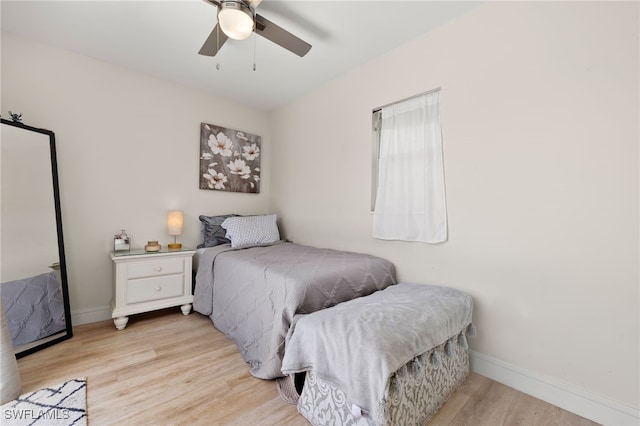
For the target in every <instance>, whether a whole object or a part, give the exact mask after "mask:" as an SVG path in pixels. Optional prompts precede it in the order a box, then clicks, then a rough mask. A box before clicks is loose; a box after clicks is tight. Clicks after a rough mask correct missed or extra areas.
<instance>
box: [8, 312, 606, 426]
mask: <svg viewBox="0 0 640 426" xmlns="http://www.w3.org/2000/svg"><path fill="white" fill-rule="evenodd" d="M18 366H19V368H20V375H21V379H22V383H23V389H22V391H23V393H26V392H31V391H34V390H37V389H40V388H43V387H45V386H48V385H54V384H57V383H62V382H64V381H66V380H69V379H73V378H76V377H87V406H88V413H89V425H90V426H102V425H133V424H135V425H162V426H164V425H206V426H209V425H286V426H302V425H307V424H308V422H307V421H306V420H305V419H304V417H302V416H301V415H300V414H298V412H297V410H296V407H295V405H291V404H287V403H285V402H284V401H283V400H282V399H280V397H279V395H278V392H277V390H276V386H275V382H274V381H270V380H261V379H257V378H255V377H253V376H251V375H250V374H249V370H248V367H247V364H246V363H245V362H244V360H243V359H242V357H241V356H240V353H239V352H238V349H237V348H236V346H235V344H234V343H233V342H232V341H231V340H229V339H228V338H227V337H226V336H224V335H223V334H222V333H220V332H219V331H217V330H216V329H215V328H214V327H213V324H212V323H211V321H210V320H209V318H207V317H205V316H203V315H200V314H197V313H192V314H191V315H188V316H184V315H182V314H181V313H180V311H179V309H166V310H162V311H157V312H151V313H147V314H141V315H135V316H132V317H131V318H130V320H129V323H128V325H127V327H126V328H125V329H124V330H121V331H117V330H116V329H115V327H114V326H113V322H112V321H103V322H100V323H94V324H87V325H83V326H79V327H74V337H73V338H72V339H70V340H68V341H65V342H63V343H60V344H57V345H55V346H52V347H50V348H47V349H45V350H42V351H40V352H37V353H35V354H32V355H29V356H26V357H24V358H21V359H20V360H18ZM430 425H455V426H458V425H469V426H484V425H486V426H500V425H509V426H511V425H523V426H538V425H562V426H565V425H576V426H594V425H596V423H593V422H591V421H589V420H587V419H584V418H581V417H579V416H576V415H574V414H572V413H569V412H567V411H564V410H561V409H559V408H557V407H554V406H552V405H550V404H547V403H545V402H543V401H540V400H537V399H535V398H532V397H530V396H528V395H525V394H523V393H520V392H518V391H516V390H513V389H511V388H508V387H506V386H504V385H501V384H499V383H496V382H494V381H492V380H490V379H487V378H485V377H482V376H479V375H477V374H473V373H472V374H470V376H469V378H468V379H467V381H466V382H465V383H464V384H463V385H462V387H461V388H460V389H459V390H458V391H457V392H456V393H454V394H453V395H452V396H451V398H450V399H449V400H448V401H447V403H446V404H445V405H444V406H443V407H442V409H441V410H440V411H439V412H438V413H437V414H436V416H434V418H433V419H432V420H431V422H430Z"/></svg>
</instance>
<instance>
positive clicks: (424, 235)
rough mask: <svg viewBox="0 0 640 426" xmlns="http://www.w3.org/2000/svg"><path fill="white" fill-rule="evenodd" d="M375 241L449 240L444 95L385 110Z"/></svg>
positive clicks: (423, 96) (429, 96)
mask: <svg viewBox="0 0 640 426" xmlns="http://www.w3.org/2000/svg"><path fill="white" fill-rule="evenodd" d="M373 236H374V238H379V239H383V240H405V241H422V242H425V243H440V242H443V241H446V239H447V208H446V203H445V191H444V165H443V158H442V132H441V129H440V91H439V90H438V91H436V92H431V93H427V94H425V95H422V96H419V97H416V98H412V99H409V100H406V101H403V102H399V103H396V104H393V105H391V106H388V107H384V108H383V109H382V125H381V134H380V158H379V162H378V191H377V195H376V204H375V210H374V215H373Z"/></svg>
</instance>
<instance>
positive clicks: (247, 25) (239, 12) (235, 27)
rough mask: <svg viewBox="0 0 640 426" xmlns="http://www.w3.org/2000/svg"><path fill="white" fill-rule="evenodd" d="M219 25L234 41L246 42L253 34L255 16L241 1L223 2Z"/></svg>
mask: <svg viewBox="0 0 640 426" xmlns="http://www.w3.org/2000/svg"><path fill="white" fill-rule="evenodd" d="M218 23H219V24H220V28H221V29H222V31H223V32H224V33H225V34H226V35H227V36H228V37H229V38H232V39H234V40H244V39H246V38H247V37H249V36H250V35H251V33H252V32H253V14H252V13H251V10H250V9H249V8H248V7H247V6H246V5H245V4H244V3H243V2H240V1H225V2H222V4H221V7H220V10H219V11H218Z"/></svg>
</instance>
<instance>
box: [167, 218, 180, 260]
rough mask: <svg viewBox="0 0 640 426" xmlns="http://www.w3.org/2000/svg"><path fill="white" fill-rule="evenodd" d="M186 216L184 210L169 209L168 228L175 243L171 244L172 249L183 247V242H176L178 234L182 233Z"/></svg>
mask: <svg viewBox="0 0 640 426" xmlns="http://www.w3.org/2000/svg"><path fill="white" fill-rule="evenodd" d="M183 221H184V216H183V214H182V210H169V214H168V215H167V228H168V230H169V235H173V243H170V244H169V246H168V247H169V249H170V250H175V249H179V248H182V244H180V243H177V242H176V236H177V235H180V234H182V223H183Z"/></svg>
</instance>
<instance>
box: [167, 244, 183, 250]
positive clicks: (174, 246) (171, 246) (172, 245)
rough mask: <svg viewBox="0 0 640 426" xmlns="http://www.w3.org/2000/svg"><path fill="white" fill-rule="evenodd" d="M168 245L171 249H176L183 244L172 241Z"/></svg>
mask: <svg viewBox="0 0 640 426" xmlns="http://www.w3.org/2000/svg"><path fill="white" fill-rule="evenodd" d="M167 247H169V250H176V249H179V248H182V244H181V243H171V244H168V245H167Z"/></svg>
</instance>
